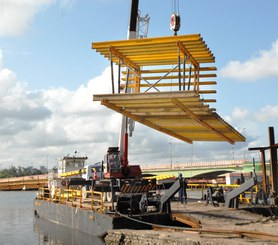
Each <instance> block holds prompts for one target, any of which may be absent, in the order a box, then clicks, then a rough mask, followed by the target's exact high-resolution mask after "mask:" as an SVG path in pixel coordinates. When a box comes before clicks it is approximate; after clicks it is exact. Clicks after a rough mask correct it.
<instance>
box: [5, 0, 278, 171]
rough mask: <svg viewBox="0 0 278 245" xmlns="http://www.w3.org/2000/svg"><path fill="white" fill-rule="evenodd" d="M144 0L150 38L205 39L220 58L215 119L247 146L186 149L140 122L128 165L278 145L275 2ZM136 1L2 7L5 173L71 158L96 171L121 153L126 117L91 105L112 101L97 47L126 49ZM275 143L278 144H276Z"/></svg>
mask: <svg viewBox="0 0 278 245" xmlns="http://www.w3.org/2000/svg"><path fill="white" fill-rule="evenodd" d="M175 2H177V3H178V2H179V4H178V5H177V6H175V8H173V2H172V0H163V1H161V0H140V3H139V8H140V11H141V15H143V16H144V15H145V14H147V13H148V14H149V16H150V18H151V19H150V26H149V32H148V37H159V36H171V35H173V33H172V32H171V30H170V27H169V20H170V15H171V14H172V11H173V10H176V11H178V12H179V13H180V16H181V29H180V31H179V33H178V34H180V35H181V34H195V33H200V34H201V35H202V37H203V38H204V40H205V42H206V44H207V45H208V47H209V48H210V50H211V51H212V53H213V54H214V55H215V57H216V64H215V65H216V66H217V69H218V70H217V87H216V89H217V95H216V99H217V103H216V104H215V106H214V107H215V108H216V109H217V112H218V114H219V115H220V116H221V117H222V118H224V119H225V120H226V121H227V122H228V123H230V124H231V125H232V126H233V127H235V128H236V129H237V130H238V131H239V132H241V133H242V134H243V135H244V136H245V137H246V142H243V143H236V144H235V145H231V144H229V143H226V142H206V143H204V142H194V143H193V144H188V143H185V142H182V141H180V140H178V139H175V138H172V137H169V136H167V135H164V134H162V133H159V132H157V131H155V130H153V129H150V128H147V127H145V126H143V125H140V124H138V123H136V125H135V132H134V135H133V137H132V138H130V146H129V161H130V164H140V165H150V164H161V163H170V162H171V163H172V164H179V163H186V162H200V161H224V160H233V159H235V160H241V159H245V160H250V161H252V159H253V158H254V159H255V160H260V159H259V154H258V152H249V151H248V148H249V147H258V146H268V144H269V143H268V127H270V126H271V127H274V130H276V132H275V136H276V138H278V133H277V132H278V127H277V126H278V125H277V124H278V123H277V120H278V100H277V91H278V83H277V79H278V29H277V27H276V25H277V23H278V15H277V9H278V1H277V0H268V1H262V0H253V1H241V0H233V1H232V0H226V1H223V0H212V1H204V0H181V1H175ZM130 4H131V2H130V0H82V1H81V0H0V151H1V156H0V169H3V168H7V167H10V166H24V167H26V166H34V167H39V166H41V165H45V166H48V167H49V168H51V167H53V166H54V165H56V164H57V159H59V158H60V157H62V156H64V155H67V154H70V155H73V154H74V152H75V151H77V152H78V154H80V155H87V156H88V158H89V161H90V162H92V163H93V162H98V161H101V160H102V159H103V156H104V154H105V153H106V150H107V148H108V147H109V146H117V145H118V134H119V128H120V118H121V117H120V116H119V115H118V114H117V113H116V112H113V111H111V110H109V109H107V108H106V107H103V106H101V105H99V103H98V102H93V101H92V98H93V94H98V93H109V92H110V68H109V62H108V60H106V59H105V58H103V57H102V56H100V55H99V54H98V53H96V52H95V51H94V50H92V49H91V43H92V42H99V41H111V40H124V39H126V36H127V28H128V23H129V11H130ZM276 142H277V141H276Z"/></svg>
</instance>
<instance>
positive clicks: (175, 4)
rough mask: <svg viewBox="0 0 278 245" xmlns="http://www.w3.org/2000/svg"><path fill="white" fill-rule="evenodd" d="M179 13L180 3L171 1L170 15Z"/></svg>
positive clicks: (177, 0) (174, 0)
mask: <svg viewBox="0 0 278 245" xmlns="http://www.w3.org/2000/svg"><path fill="white" fill-rule="evenodd" d="M179 12H180V2H179V0H172V13H179Z"/></svg>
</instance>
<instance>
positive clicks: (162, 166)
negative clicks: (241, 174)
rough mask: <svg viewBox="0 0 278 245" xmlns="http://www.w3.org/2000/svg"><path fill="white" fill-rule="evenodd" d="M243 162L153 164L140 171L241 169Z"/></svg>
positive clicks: (143, 167)
mask: <svg viewBox="0 0 278 245" xmlns="http://www.w3.org/2000/svg"><path fill="white" fill-rule="evenodd" d="M244 162H245V161H244V160H229V161H215V162H191V163H176V164H169V163H167V164H153V165H151V166H150V165H145V166H142V167H141V168H142V170H143V171H144V170H145V171H146V170H165V169H172V170H175V169H177V170H180V169H191V168H213V167H215V168H218V167H242V166H243V164H244Z"/></svg>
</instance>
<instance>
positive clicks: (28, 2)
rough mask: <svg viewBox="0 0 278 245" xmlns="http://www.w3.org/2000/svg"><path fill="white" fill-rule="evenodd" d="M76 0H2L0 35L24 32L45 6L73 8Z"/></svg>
mask: <svg viewBox="0 0 278 245" xmlns="http://www.w3.org/2000/svg"><path fill="white" fill-rule="evenodd" d="M75 2H76V1H75V0H24V1H23V0H0V37H1V36H2V37H5V36H18V35H22V34H24V33H25V32H26V31H27V30H28V28H29V26H30V24H31V23H32V21H33V19H34V18H35V16H36V15H37V14H38V13H39V12H41V11H43V10H44V9H45V8H47V7H49V6H51V5H54V4H57V5H58V6H59V8H61V9H65V8H71V7H72V6H73V5H74V4H75Z"/></svg>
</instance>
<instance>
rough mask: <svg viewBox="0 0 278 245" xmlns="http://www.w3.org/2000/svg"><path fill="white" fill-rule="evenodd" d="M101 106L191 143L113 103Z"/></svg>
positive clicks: (104, 101)
mask: <svg viewBox="0 0 278 245" xmlns="http://www.w3.org/2000/svg"><path fill="white" fill-rule="evenodd" d="M101 104H102V105H105V106H106V107H108V108H110V109H112V110H114V111H116V112H119V113H121V114H122V115H124V116H126V117H128V118H131V119H133V120H135V121H137V122H139V123H142V124H144V125H146V126H148V127H151V128H153V129H156V130H158V131H160V132H162V133H165V134H168V135H170V136H172V137H174V138H177V139H180V140H182V141H185V142H187V143H189V144H192V143H193V142H192V140H191V139H188V138H186V137H183V136H181V135H178V134H176V133H174V132H172V131H170V130H167V129H165V128H163V127H161V126H159V125H157V124H155V123H153V122H151V121H149V120H146V119H144V118H142V117H140V116H137V115H134V114H132V113H130V112H128V111H127V110H125V109H124V108H122V107H118V106H116V105H114V104H113V103H110V102H109V101H108V100H102V101H101Z"/></svg>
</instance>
